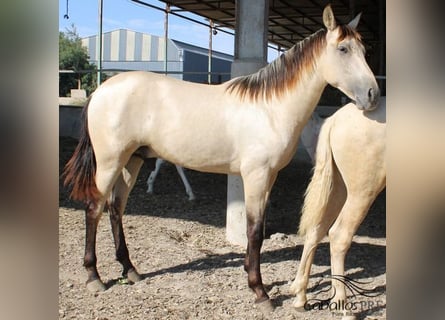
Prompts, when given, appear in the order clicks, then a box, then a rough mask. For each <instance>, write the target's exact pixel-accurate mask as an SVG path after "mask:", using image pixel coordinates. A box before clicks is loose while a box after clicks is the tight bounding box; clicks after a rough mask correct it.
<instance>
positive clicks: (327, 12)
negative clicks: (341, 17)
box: [323, 4, 337, 31]
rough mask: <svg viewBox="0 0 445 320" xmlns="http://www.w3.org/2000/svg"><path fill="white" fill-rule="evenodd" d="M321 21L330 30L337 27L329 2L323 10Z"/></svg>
mask: <svg viewBox="0 0 445 320" xmlns="http://www.w3.org/2000/svg"><path fill="white" fill-rule="evenodd" d="M323 23H324V25H325V27H326V28H327V29H328V30H330V31H332V30H334V29H335V28H336V27H337V23H336V22H335V17H334V12H332V8H331V5H330V4H328V5H327V6H326V7H325V8H324V10H323Z"/></svg>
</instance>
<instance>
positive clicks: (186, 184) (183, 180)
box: [175, 165, 195, 200]
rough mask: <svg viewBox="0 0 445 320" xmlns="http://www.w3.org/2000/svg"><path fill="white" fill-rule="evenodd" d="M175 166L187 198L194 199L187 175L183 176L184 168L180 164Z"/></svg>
mask: <svg viewBox="0 0 445 320" xmlns="http://www.w3.org/2000/svg"><path fill="white" fill-rule="evenodd" d="M175 166H176V171H178V174H179V176H180V177H181V180H182V183H183V184H184V187H185V192H186V193H187V195H188V196H189V200H195V195H194V194H193V190H192V187H191V186H190V183H189V182H188V180H187V177H186V176H185V173H184V169H183V168H182V167H181V166H178V165H175Z"/></svg>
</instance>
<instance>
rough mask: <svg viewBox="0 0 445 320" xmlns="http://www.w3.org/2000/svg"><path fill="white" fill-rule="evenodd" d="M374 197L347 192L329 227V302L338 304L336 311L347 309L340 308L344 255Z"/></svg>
mask: <svg viewBox="0 0 445 320" xmlns="http://www.w3.org/2000/svg"><path fill="white" fill-rule="evenodd" d="M375 197H376V195H373V196H369V195H368V196H366V195H364V194H348V198H347V199H346V202H345V205H344V206H343V208H342V210H341V212H340V214H339V216H338V218H337V219H336V221H335V222H334V224H333V225H332V227H331V228H330V229H329V241H330V250H331V272H332V287H333V293H334V296H333V298H332V299H331V304H332V303H335V304H336V305H337V306H338V309H337V311H343V312H345V313H346V311H347V310H344V309H343V308H342V306H345V305H346V288H345V284H344V283H343V282H342V281H343V279H342V277H343V276H344V273H345V267H344V266H345V256H346V253H347V252H348V250H349V248H350V246H351V243H352V238H353V236H354V234H355V232H356V231H357V229H358V227H359V226H360V223H361V222H362V221H363V219H364V218H365V216H366V214H367V213H368V210H369V207H370V206H371V204H372V202H373V201H374V199H375ZM338 279H339V280H338Z"/></svg>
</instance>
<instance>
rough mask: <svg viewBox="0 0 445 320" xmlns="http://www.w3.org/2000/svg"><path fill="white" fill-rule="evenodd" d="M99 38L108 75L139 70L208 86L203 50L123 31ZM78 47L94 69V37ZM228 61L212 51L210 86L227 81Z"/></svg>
mask: <svg viewBox="0 0 445 320" xmlns="http://www.w3.org/2000/svg"><path fill="white" fill-rule="evenodd" d="M102 37H103V43H102V52H103V53H102V54H103V55H102V69H103V70H108V72H109V73H113V71H114V72H122V71H129V70H143V71H153V72H165V73H167V74H168V75H169V76H172V77H175V78H178V79H181V80H186V81H192V82H200V83H208V82H209V81H208V80H209V78H208V71H209V68H208V62H209V50H208V49H207V48H202V47H198V46H194V45H191V44H187V43H184V42H181V41H177V40H172V39H168V38H167V43H165V37H159V36H155V35H151V34H146V33H141V32H135V31H131V30H126V29H118V30H114V31H110V32H106V33H104V34H103V36H102ZM82 45H83V46H84V47H86V48H87V50H88V55H89V57H90V62H91V63H94V64H96V65H97V64H98V61H97V57H98V55H97V48H98V46H97V35H93V36H90V37H86V38H83V39H82ZM165 51H167V60H165ZM232 61H233V56H231V55H228V54H225V53H221V52H217V51H212V53H211V66H210V72H211V78H210V83H212V84H216V83H222V82H224V81H227V80H229V79H230V67H231V65H232ZM110 71H111V72H110Z"/></svg>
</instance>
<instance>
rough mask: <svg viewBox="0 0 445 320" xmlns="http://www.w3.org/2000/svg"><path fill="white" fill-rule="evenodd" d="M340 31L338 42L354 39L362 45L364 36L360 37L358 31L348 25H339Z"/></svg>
mask: <svg viewBox="0 0 445 320" xmlns="http://www.w3.org/2000/svg"><path fill="white" fill-rule="evenodd" d="M338 30H339V32H338V38H337V41H338V42H340V41H343V40H344V39H346V38H352V39H356V40H357V41H358V42H360V43H361V42H362V36H361V35H360V33H358V32H357V30H355V29H353V28H351V27H350V26H348V25H347V24H342V25H339V26H338Z"/></svg>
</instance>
